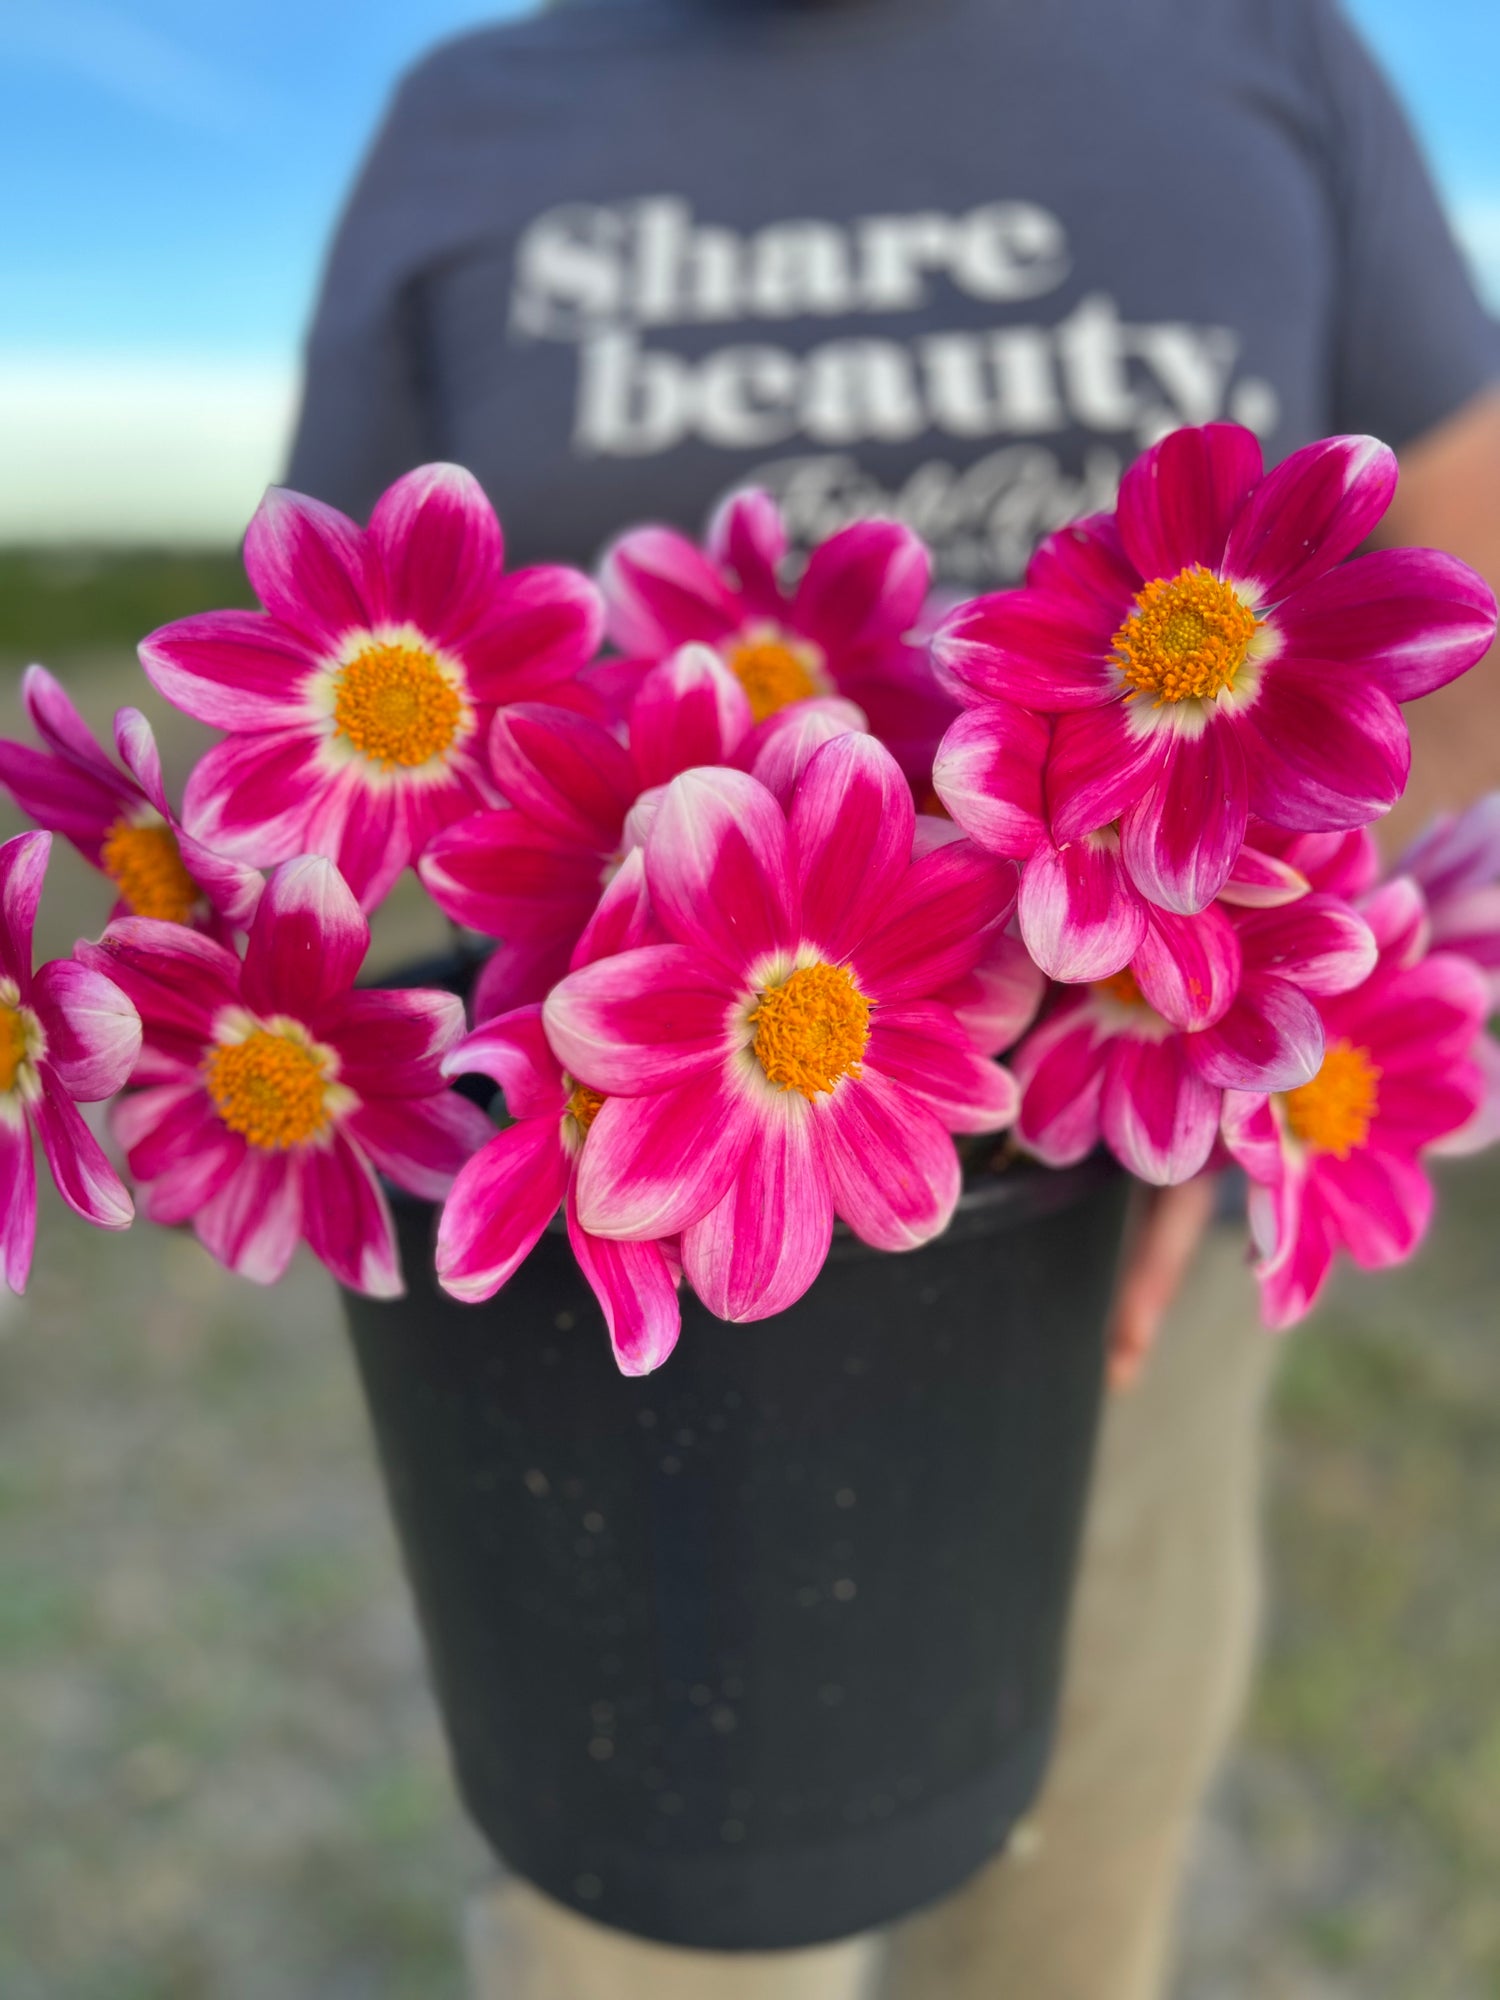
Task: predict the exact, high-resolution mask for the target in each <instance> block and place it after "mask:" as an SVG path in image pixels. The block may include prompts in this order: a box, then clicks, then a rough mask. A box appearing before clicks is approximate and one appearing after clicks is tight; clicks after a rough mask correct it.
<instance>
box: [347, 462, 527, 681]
mask: <svg viewBox="0 0 1500 2000" xmlns="http://www.w3.org/2000/svg"><path fill="white" fill-rule="evenodd" d="M367 541H368V545H369V554H370V557H371V561H370V577H369V585H368V589H369V594H370V597H371V600H372V603H373V608H374V611H375V614H376V617H377V618H381V619H388V620H390V621H391V622H392V623H393V624H406V623H410V624H413V625H415V626H416V627H417V628H418V630H419V631H422V632H426V633H430V634H431V636H432V637H433V638H434V639H436V640H439V641H441V640H443V639H444V638H446V637H447V636H448V635H449V634H451V633H456V632H461V631H462V630H463V629H464V628H465V627H466V626H467V625H469V624H470V623H471V622H472V621H473V620H474V619H475V618H477V617H478V616H479V615H480V614H481V613H482V612H483V611H484V609H485V606H486V604H487V603H488V601H489V598H490V596H491V594H492V593H493V591H494V588H495V585H496V584H497V583H498V582H499V579H500V570H501V565H502V563H503V562H504V559H505V544H504V542H503V540H502V538H501V534H500V523H499V522H498V521H497V520H496V518H495V510H494V508H493V507H492V506H491V505H490V503H489V501H488V500H487V499H486V498H485V495H484V489H483V487H482V486H481V485H480V484H479V481H478V480H477V479H476V478H475V477H474V475H473V473H472V472H466V471H465V470H464V468H463V467H462V466H460V465H441V464H439V465H420V466H418V467H417V468H416V470H415V471H414V472H408V473H406V474H405V475H404V477H402V478H400V479H398V480H397V481H396V483H395V484H394V485H393V486H388V487H387V488H386V490H385V492H384V493H382V494H381V496H380V498H379V499H378V500H377V501H376V502H375V507H374V511H373V512H372V513H371V515H370V526H369V529H368V531H367Z"/></svg>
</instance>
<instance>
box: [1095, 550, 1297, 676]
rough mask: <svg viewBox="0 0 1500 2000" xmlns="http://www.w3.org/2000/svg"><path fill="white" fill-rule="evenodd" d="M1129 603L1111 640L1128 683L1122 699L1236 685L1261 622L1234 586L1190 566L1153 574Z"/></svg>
mask: <svg viewBox="0 0 1500 2000" xmlns="http://www.w3.org/2000/svg"><path fill="white" fill-rule="evenodd" d="M1135 601H1136V606H1137V608H1136V610H1134V611H1132V612H1131V614H1130V616H1129V617H1128V618H1127V619H1126V620H1125V623H1124V624H1123V625H1122V626H1121V627H1120V629H1119V631H1118V632H1116V634H1115V636H1114V639H1113V640H1112V642H1111V643H1112V644H1113V646H1114V649H1115V655H1116V662H1117V664H1118V666H1119V669H1120V671H1121V673H1122V674H1123V675H1124V676H1125V678H1126V680H1127V681H1129V683H1130V687H1131V692H1130V694H1129V695H1127V696H1126V699H1127V701H1133V700H1134V699H1135V697H1136V696H1137V695H1138V694H1151V695H1155V697H1156V706H1157V707H1160V706H1161V704H1162V703H1163V702H1167V701H1189V700H1197V701H1209V700H1212V699H1214V698H1216V697H1217V696H1219V695H1221V694H1223V693H1224V691H1225V690H1226V689H1232V688H1233V687H1234V677H1235V675H1236V674H1237V673H1238V672H1239V670H1240V668H1241V667H1242V666H1243V665H1244V664H1245V655H1246V653H1247V652H1248V651H1249V649H1250V641H1251V640H1252V639H1253V638H1254V637H1255V634H1256V630H1257V628H1258V627H1259V624H1260V620H1259V619H1258V618H1257V617H1256V615H1255V613H1254V612H1253V611H1252V610H1251V609H1250V607H1249V605H1248V604H1246V602H1245V600H1244V599H1243V598H1242V597H1241V596H1240V594H1239V592H1238V591H1237V590H1236V589H1235V587H1234V585H1233V584H1232V583H1225V581H1224V580H1223V578H1222V577H1218V576H1215V575H1214V574H1213V572H1212V570H1207V569H1204V568H1203V566H1202V564H1201V563H1195V564H1194V565H1193V567H1192V568H1191V569H1185V570H1180V571H1179V572H1178V574H1177V575H1176V576H1173V577H1164V576H1158V577H1153V578H1152V580H1151V581H1150V582H1149V583H1148V584H1147V585H1146V586H1145V587H1144V589H1142V590H1138V591H1137V592H1136V598H1135Z"/></svg>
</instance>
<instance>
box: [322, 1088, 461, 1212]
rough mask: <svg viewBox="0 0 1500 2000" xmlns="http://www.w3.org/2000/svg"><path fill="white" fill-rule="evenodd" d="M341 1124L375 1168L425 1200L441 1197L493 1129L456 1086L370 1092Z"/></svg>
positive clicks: (437, 1199)
mask: <svg viewBox="0 0 1500 2000" xmlns="http://www.w3.org/2000/svg"><path fill="white" fill-rule="evenodd" d="M345 1129H346V1131H347V1132H348V1134H349V1137H350V1138H351V1139H352V1140H353V1141H354V1144H355V1145H356V1147H357V1148H358V1149H359V1151H360V1152H361V1153H363V1154H364V1156H365V1157H366V1159H368V1160H369V1162H370V1164H371V1166H373V1167H374V1169H375V1171H376V1172H377V1173H381V1174H384V1175H385V1177H386V1179H387V1180H388V1181H392V1182H394V1183H395V1185H396V1186H397V1187H398V1188H404V1189H405V1191H406V1192H407V1193H408V1194H414V1195H417V1196H419V1197H420V1198H421V1199H422V1200H423V1201H441V1200H442V1198H443V1196H444V1195H445V1194H447V1192H448V1190H449V1188H450V1187H451V1186H452V1185H453V1177H454V1175H455V1174H456V1173H457V1172H458V1170H459V1168H460V1167H462V1165H463V1164H464V1161H465V1160H468V1159H471V1158H472V1157H473V1155H474V1154H475V1153H477V1152H478V1151H479V1148H480V1147H481V1146H483V1145H484V1144H485V1142H486V1141H487V1140H489V1139H492V1138H493V1137H494V1135H495V1128H494V1126H493V1125H492V1124H491V1123H490V1121H489V1119H488V1118H486V1117H485V1115H484V1113H483V1112H482V1111H481V1110H480V1109H479V1106H478V1105H477V1104H471V1103H470V1102H469V1100H468V1099H467V1098H466V1097H460V1096H459V1094H458V1092H457V1091H456V1090H436V1091H431V1092H429V1093H428V1094H427V1095H426V1096H425V1097H375V1098H368V1099H366V1101H365V1102H364V1103H362V1104H360V1105H359V1106H358V1107H357V1108H356V1109H355V1110H354V1111H351V1112H350V1113H349V1116H348V1118H347V1119H346V1120H345Z"/></svg>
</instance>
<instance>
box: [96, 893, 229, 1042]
mask: <svg viewBox="0 0 1500 2000" xmlns="http://www.w3.org/2000/svg"><path fill="white" fill-rule="evenodd" d="M74 955H75V957H76V958H77V959H78V961H79V962H80V964H83V965H86V966H88V967H89V968H90V970H92V971H94V972H99V973H102V974H103V975H104V977H105V978H106V979H110V980H113V981H114V983H115V985H116V986H118V987H119V988H120V990H121V992H122V993H124V994H125V996H126V998H127V999H129V1000H131V1001H133V1002H134V1004H135V1007H136V1010H137V1011H138V1013H139V1014H140V1016H141V1020H142V1022H143V1023H144V1025H145V1028H146V1039H147V1042H148V1043H149V1042H150V1040H151V1036H152V1032H153V1031H155V1030H165V1031H167V1032H169V1033H172V1034H175V1035H176V1036H179V1037H181V1038H183V1041H184V1046H186V1045H187V1043H189V1042H191V1043H192V1044H195V1045H196V1046H197V1047H198V1048H200V1049H201V1047H202V1045H203V1044H204V1043H205V1042H207V1041H208V1040H210V1039H211V1037H212V1034H213V1026H214V1021H215V1019H216V1018H217V1017H218V1015H219V1014H221V1013H222V1012H223V1011H224V1009H225V1008H226V1007H237V1006H238V1005H239V1004H240V962H239V960H238V959H237V958H236V957H235V955H234V953H233V952H232V951H228V950H226V949H225V947H224V946H223V945H221V944H217V943H215V941H214V940H213V939H212V938H208V937H204V936H203V935H202V934H201V933H200V932H198V931H193V930H189V929H188V927H187V926H186V925H185V924H168V923H161V922H159V921H158V920H157V919H156V918H154V917H116V918H115V920H114V921H113V923H111V924H110V925H109V926H108V927H107V929H106V930H105V933H104V935H103V937H102V938H100V940H99V942H98V943H97V944H88V943H82V944H79V945H78V946H77V947H76V948H75V953H74Z"/></svg>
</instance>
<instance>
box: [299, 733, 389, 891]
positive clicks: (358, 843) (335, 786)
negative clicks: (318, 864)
mask: <svg viewBox="0 0 1500 2000" xmlns="http://www.w3.org/2000/svg"><path fill="white" fill-rule="evenodd" d="M409 798H410V791H409V788H408V787H407V786H405V785H401V784H395V785H372V784H370V782H369V780H368V779H367V777H366V775H365V773H364V771H363V770H362V769H361V768H360V766H359V765H358V764H352V763H351V764H346V765H345V766H344V768H343V769H342V770H341V771H339V772H337V773H335V774H334V776H333V777H332V778H331V779H330V780H329V781H328V782H327V783H325V784H324V786H323V787H322V789H321V791H319V792H318V793H317V795H316V796H315V798H314V799H313V800H312V802H311V807H310V810H309V812H308V815H307V819H306V821H305V823H304V825H303V827H302V832H301V838H300V840H299V842H298V845H299V847H300V848H301V849H302V852H303V854H304V855H306V856H309V857H311V856H318V857H320V858H321V859H323V860H325V861H328V862H331V863H332V864H333V866H334V867H335V868H336V869H337V870H338V873H339V875H340V877H341V878H342V880H343V882H344V885H345V887H346V888H347V889H348V890H349V891H350V893H351V894H352V895H353V897H354V899H355V901H356V902H357V903H358V904H359V905H360V907H361V908H362V909H364V910H373V909H375V908H376V907H377V905H378V904H380V903H381V902H383V901H384V899H385V897H386V896H387V895H388V894H389V892H390V890H391V889H392V887H393V886H394V885H395V881H396V878H397V876H398V875H400V873H401V871H402V869H403V868H404V867H405V866H406V864H407V862H408V861H409V860H410V859H411V854H412V839H411V828H410V822H409V819H408V815H407V803H408V800H409ZM283 865H285V864H283Z"/></svg>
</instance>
